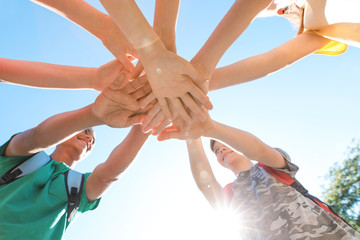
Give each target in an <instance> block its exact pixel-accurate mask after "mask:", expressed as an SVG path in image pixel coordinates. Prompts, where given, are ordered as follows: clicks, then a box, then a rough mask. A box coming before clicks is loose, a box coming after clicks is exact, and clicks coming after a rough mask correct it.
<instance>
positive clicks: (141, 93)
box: [131, 83, 151, 99]
mask: <svg viewBox="0 0 360 240" xmlns="http://www.w3.org/2000/svg"><path fill="white" fill-rule="evenodd" d="M150 93H151V87H150V84H149V83H146V84H144V85H143V86H142V87H140V88H139V89H138V90H136V91H135V92H133V93H132V94H131V96H132V97H133V98H135V99H140V98H143V97H145V96H147V95H148V94H150Z"/></svg>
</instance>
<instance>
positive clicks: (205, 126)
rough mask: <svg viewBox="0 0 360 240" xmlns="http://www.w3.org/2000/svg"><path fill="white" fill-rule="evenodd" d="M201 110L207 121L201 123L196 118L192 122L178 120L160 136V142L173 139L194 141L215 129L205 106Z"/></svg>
mask: <svg viewBox="0 0 360 240" xmlns="http://www.w3.org/2000/svg"><path fill="white" fill-rule="evenodd" d="M201 110H202V111H203V113H204V114H205V115H206V120H205V121H199V119H196V118H194V120H192V121H190V122H188V121H184V120H182V119H176V120H175V121H174V122H173V125H172V126H170V127H168V128H166V129H165V130H164V131H162V132H161V133H160V134H159V136H158V140H159V141H164V140H168V139H172V138H175V139H180V140H194V139H197V138H199V137H201V136H203V135H204V134H205V133H206V132H208V131H209V130H210V129H211V128H212V127H213V121H212V120H211V118H210V116H209V114H208V112H207V110H206V109H205V107H204V106H202V107H201Z"/></svg>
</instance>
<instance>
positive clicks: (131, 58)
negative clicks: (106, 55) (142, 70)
mask: <svg viewBox="0 0 360 240" xmlns="http://www.w3.org/2000/svg"><path fill="white" fill-rule="evenodd" d="M126 57H127V59H128V60H129V61H130V62H134V61H135V60H137V58H136V57H134V56H132V55H129V54H127V55H126ZM133 65H134V63H133Z"/></svg>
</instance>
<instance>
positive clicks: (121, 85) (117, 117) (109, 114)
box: [92, 72, 151, 127]
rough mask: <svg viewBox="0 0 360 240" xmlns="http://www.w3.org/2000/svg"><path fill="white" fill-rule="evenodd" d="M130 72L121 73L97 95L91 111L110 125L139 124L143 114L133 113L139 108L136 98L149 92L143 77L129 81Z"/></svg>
mask: <svg viewBox="0 0 360 240" xmlns="http://www.w3.org/2000/svg"><path fill="white" fill-rule="evenodd" d="M129 78H130V73H127V74H126V73H124V72H123V73H121V74H120V75H119V76H117V78H116V79H115V80H114V81H113V82H112V83H111V84H110V85H109V86H108V87H107V88H105V90H104V91H103V92H102V93H101V94H100V95H99V96H98V97H97V99H96V100H95V102H94V104H93V106H92V113H93V114H94V115H95V116H96V117H97V118H98V119H99V120H100V121H101V122H102V123H104V124H106V125H108V126H110V127H128V126H131V125H134V124H139V123H140V122H141V121H142V119H143V118H144V114H135V113H136V112H137V111H138V110H139V109H140V107H139V103H138V100H139V99H141V98H143V97H144V96H146V95H148V94H149V93H150V92H151V88H150V85H149V84H148V83H147V82H146V81H145V79H144V78H139V79H137V80H133V81H129Z"/></svg>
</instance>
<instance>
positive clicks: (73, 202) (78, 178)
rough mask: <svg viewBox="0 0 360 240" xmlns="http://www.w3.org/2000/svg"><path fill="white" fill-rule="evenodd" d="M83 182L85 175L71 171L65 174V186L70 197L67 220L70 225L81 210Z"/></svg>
mask: <svg viewBox="0 0 360 240" xmlns="http://www.w3.org/2000/svg"><path fill="white" fill-rule="evenodd" d="M83 182H84V174H82V173H80V172H77V171H74V170H71V169H70V170H68V171H67V172H66V173H65V186H66V192H67V195H68V206H67V211H66V212H67V215H66V220H67V222H68V223H69V222H70V221H71V220H72V219H73V217H74V216H75V213H76V212H77V210H78V209H79V205H80V200H81V192H82V191H83Z"/></svg>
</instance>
